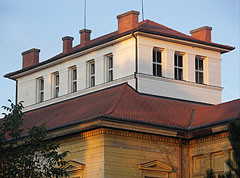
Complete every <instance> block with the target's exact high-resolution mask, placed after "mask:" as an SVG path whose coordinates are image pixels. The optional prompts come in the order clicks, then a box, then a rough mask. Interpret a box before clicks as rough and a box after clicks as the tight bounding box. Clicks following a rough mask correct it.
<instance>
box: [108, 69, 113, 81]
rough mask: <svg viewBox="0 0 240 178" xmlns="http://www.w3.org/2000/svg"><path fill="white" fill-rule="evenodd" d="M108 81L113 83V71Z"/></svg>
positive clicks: (110, 72)
mask: <svg viewBox="0 0 240 178" xmlns="http://www.w3.org/2000/svg"><path fill="white" fill-rule="evenodd" d="M108 81H109V82H111V81H113V71H112V70H110V71H109V74H108Z"/></svg>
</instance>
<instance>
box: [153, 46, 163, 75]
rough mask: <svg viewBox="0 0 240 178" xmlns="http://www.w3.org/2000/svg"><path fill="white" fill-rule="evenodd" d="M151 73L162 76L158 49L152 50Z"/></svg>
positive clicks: (160, 56) (160, 57)
mask: <svg viewBox="0 0 240 178" xmlns="http://www.w3.org/2000/svg"><path fill="white" fill-rule="evenodd" d="M153 75H154V76H158V77H161V76H162V53H161V51H158V50H153Z"/></svg>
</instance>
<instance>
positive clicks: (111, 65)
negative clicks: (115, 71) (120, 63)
mask: <svg viewBox="0 0 240 178" xmlns="http://www.w3.org/2000/svg"><path fill="white" fill-rule="evenodd" d="M108 68H109V69H111V68H113V58H112V57H109V60H108Z"/></svg>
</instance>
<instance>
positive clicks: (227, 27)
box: [0, 0, 240, 113]
mask: <svg viewBox="0 0 240 178" xmlns="http://www.w3.org/2000/svg"><path fill="white" fill-rule="evenodd" d="M86 1H87V22H86V24H87V28H88V29H90V30H92V33H91V38H92V39H93V38H96V37H99V36H101V35H104V34H107V33H110V32H112V31H115V30H117V19H116V16H117V15H119V14H122V13H124V12H127V11H129V10H137V11H139V12H140V17H139V20H142V13H141V11H142V10H141V0H101V1H100V0H86ZM239 9H240V0H167V1H166V0H144V19H150V20H153V21H155V22H157V23H160V24H163V25H165V26H167V27H170V28H173V29H175V30H177V31H180V32H182V33H185V34H189V31H190V30H192V29H195V28H198V27H202V26H206V25H207V26H211V27H212V28H213V30H212V41H213V42H216V43H220V44H224V45H230V46H234V47H235V50H234V51H231V52H229V53H226V54H223V55H222V68H221V73H222V75H221V77H222V87H224V89H223V92H222V102H227V101H230V100H234V99H237V98H239V97H240V84H239V83H240V59H239V58H240V56H239V54H240V36H239V31H240V22H239V21H240V12H239ZM83 19H84V0H41V1H39V0H38V1H37V0H0V61H1V63H0V86H1V87H0V106H3V105H8V106H9V103H8V99H10V100H12V101H15V82H14V81H12V80H9V79H6V78H4V77H3V75H4V74H6V73H9V72H12V71H16V70H19V69H21V67H22V55H21V53H22V52H23V51H26V50H28V49H31V48H38V49H40V50H41V52H40V61H44V60H46V59H49V58H50V57H52V56H54V55H56V54H58V53H60V52H61V51H62V37H64V36H73V37H74V42H73V44H74V45H77V44H79V41H80V36H79V30H81V29H83V28H84V22H83ZM2 112H4V110H3V109H0V113H2Z"/></svg>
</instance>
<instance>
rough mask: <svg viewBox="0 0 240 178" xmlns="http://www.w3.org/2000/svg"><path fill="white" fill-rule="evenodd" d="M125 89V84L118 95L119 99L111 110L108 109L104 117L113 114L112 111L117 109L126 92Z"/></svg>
mask: <svg viewBox="0 0 240 178" xmlns="http://www.w3.org/2000/svg"><path fill="white" fill-rule="evenodd" d="M127 87H128V84H125V88H124V89H123V92H122V94H121V95H120V97H119V99H118V100H117V102H116V103H115V105H114V106H113V107H112V108H110V109H109V110H108V111H107V112H106V113H105V114H106V115H109V114H111V113H113V111H114V110H115V109H116V108H117V106H118V104H119V103H120V101H121V99H122V97H123V95H124V94H125V92H126V90H127Z"/></svg>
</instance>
